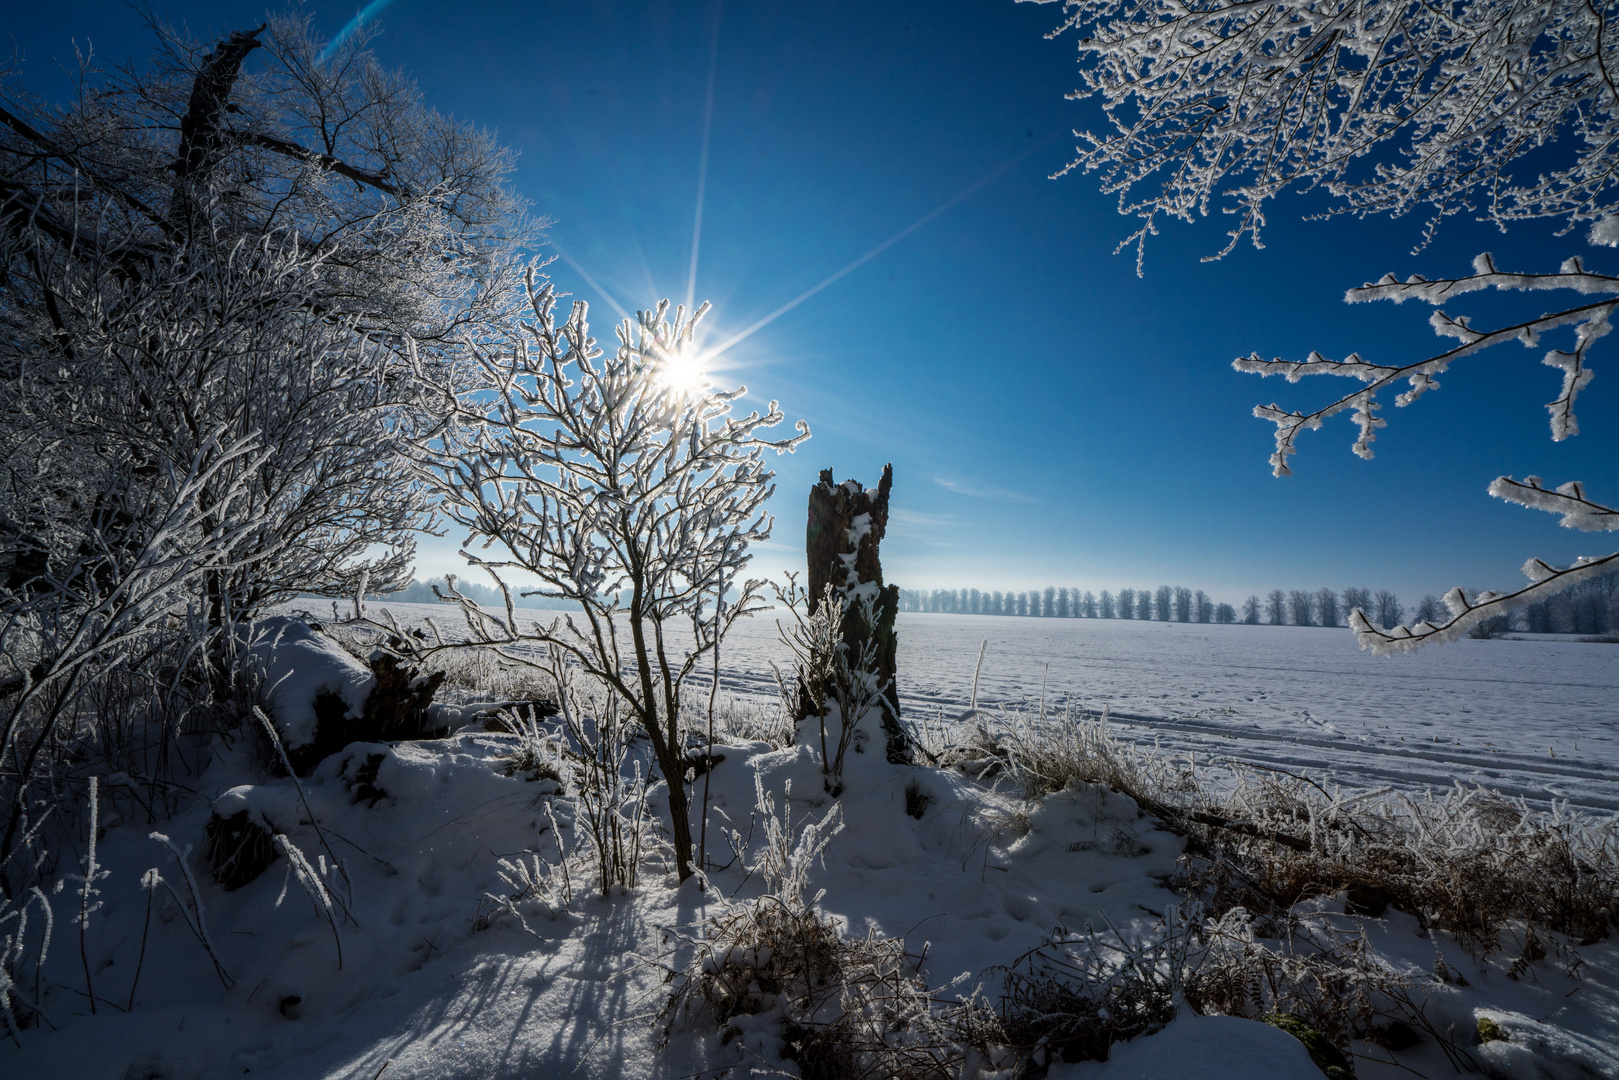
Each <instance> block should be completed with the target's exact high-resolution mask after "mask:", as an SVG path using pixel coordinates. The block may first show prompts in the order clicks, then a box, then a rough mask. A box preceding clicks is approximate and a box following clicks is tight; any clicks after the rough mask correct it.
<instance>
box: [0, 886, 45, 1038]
mask: <svg viewBox="0 0 1619 1080" xmlns="http://www.w3.org/2000/svg"><path fill="white" fill-rule="evenodd" d="M30 905H35V906H37V907H38V908H39V910H40V914H41V916H42V918H43V919H44V923H45V925H44V929H43V930H42V931H41V932H40V935H39V947H38V949H37V950H36V951H35V953H34V971H35V973H36V975H37V973H38V972H39V970H40V968H42V967H43V966H44V964H45V958H46V956H48V955H49V954H50V949H51V931H52V929H53V928H54V922H55V920H54V919H53V917H52V912H51V902H50V899H49V898H48V897H47V896H46V895H45V890H43V889H41V888H40V887H39V886H38V885H33V886H30V887H29V888H28V890H27V891H26V892H25V893H23V894H22V896H21V897H20V898H19V899H17V900H13V899H12V898H11V897H9V896H4V895H0V927H4V926H6V925H7V924H8V923H11V924H15V925H13V926H12V928H11V929H10V930H8V931H7V932H6V934H5V936H4V937H0V1014H3V1015H4V1016H5V1018H6V1030H7V1032H8V1033H9V1034H10V1035H11V1037H12V1039H13V1040H15V1039H16V1038H17V1032H18V1031H19V1030H20V1025H19V1024H18V1022H17V1013H16V1008H15V1004H16V999H17V992H18V990H19V989H20V986H19V983H18V981H17V976H18V975H19V974H20V973H21V972H22V965H23V961H24V959H25V958H26V956H27V946H28V942H27V938H28V908H29V906H30Z"/></svg>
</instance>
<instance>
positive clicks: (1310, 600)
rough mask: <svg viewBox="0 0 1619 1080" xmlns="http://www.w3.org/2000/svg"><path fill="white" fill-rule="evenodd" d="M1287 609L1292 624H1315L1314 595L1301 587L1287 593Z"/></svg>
mask: <svg viewBox="0 0 1619 1080" xmlns="http://www.w3.org/2000/svg"><path fill="white" fill-rule="evenodd" d="M1287 610H1288V614H1289V615H1291V616H1292V622H1293V625H1294V626H1314V625H1315V597H1314V596H1312V595H1310V593H1308V592H1306V591H1305V590H1303V589H1294V590H1293V591H1292V592H1290V593H1288V594H1287Z"/></svg>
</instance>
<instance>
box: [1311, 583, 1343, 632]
mask: <svg viewBox="0 0 1619 1080" xmlns="http://www.w3.org/2000/svg"><path fill="white" fill-rule="evenodd" d="M1315 613H1316V617H1317V618H1319V619H1320V620H1321V625H1322V626H1337V625H1338V624H1339V619H1338V594H1337V592H1335V591H1334V590H1332V589H1318V590H1316V594H1315Z"/></svg>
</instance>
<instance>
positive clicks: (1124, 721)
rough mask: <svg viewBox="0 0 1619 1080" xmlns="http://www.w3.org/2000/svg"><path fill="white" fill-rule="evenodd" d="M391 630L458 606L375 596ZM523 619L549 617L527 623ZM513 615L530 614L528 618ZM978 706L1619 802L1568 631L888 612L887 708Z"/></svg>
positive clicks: (748, 665)
mask: <svg viewBox="0 0 1619 1080" xmlns="http://www.w3.org/2000/svg"><path fill="white" fill-rule="evenodd" d="M378 606H379V607H384V608H388V609H389V610H392V611H394V612H395V614H396V615H397V616H398V618H399V619H400V620H401V622H402V623H405V624H411V625H414V624H416V623H417V622H419V620H421V619H422V618H423V617H424V616H427V615H436V616H437V617H438V618H439V620H440V625H441V626H443V627H444V628H445V631H446V633H449V632H451V631H452V630H453V629H454V612H453V611H449V610H447V609H445V608H443V607H439V608H434V607H431V606H428V605H418V604H383V605H378ZM535 615H536V617H542V618H550V617H553V616H552V615H551V614H548V613H535ZM523 617H525V618H526V617H527V616H526V615H524V616H523ZM986 642H987V645H985V647H984V660H983V667H982V670H981V673H980V675H979V688H978V704H979V706H980V707H981V708H982V707H986V706H988V707H991V708H993V707H994V706H997V705H1001V704H1007V705H1017V704H1024V705H1026V706H1031V707H1033V708H1035V709H1038V708H1039V704H1040V701H1041V698H1042V694H1043V696H1044V699H1045V701H1046V703H1047V705H1048V707H1050V708H1056V707H1060V706H1061V705H1063V704H1065V703H1069V702H1072V703H1073V704H1075V705H1077V706H1079V707H1081V708H1084V709H1087V710H1090V711H1093V712H1099V711H1100V710H1101V709H1102V708H1103V707H1104V706H1106V707H1107V708H1108V710H1109V715H1110V716H1111V717H1112V718H1113V719H1114V720H1115V721H1117V722H1118V725H1119V734H1120V735H1121V736H1123V737H1125V738H1128V739H1133V740H1140V741H1148V742H1150V741H1154V740H1156V741H1157V742H1158V743H1159V745H1160V746H1162V747H1163V748H1165V749H1167V750H1171V751H1174V752H1177V753H1188V752H1194V753H1196V754H1197V757H1198V763H1199V766H1200V767H1202V766H1203V765H1204V764H1205V763H1207V764H1210V765H1212V766H1214V767H1216V768H1218V767H1219V766H1220V764H1221V763H1222V762H1223V761H1225V760H1227V759H1236V760H1239V761H1245V762H1253V763H1256V764H1261V765H1271V766H1275V767H1278V768H1286V769H1290V770H1294V771H1297V770H1304V771H1307V772H1308V773H1309V774H1310V776H1311V778H1312V779H1320V778H1321V777H1322V776H1323V775H1325V776H1326V777H1328V778H1329V779H1331V780H1334V781H1336V782H1338V783H1342V784H1344V785H1346V786H1355V787H1366V786H1380V785H1386V784H1387V785H1395V786H1399V787H1405V788H1413V789H1423V788H1428V787H1435V788H1443V787H1448V786H1450V785H1451V784H1452V783H1453V782H1454V781H1455V780H1461V781H1463V782H1464V783H1469V784H1470V783H1475V782H1476V783H1480V784H1484V785H1485V786H1487V787H1490V788H1495V789H1497V790H1500V791H1502V792H1503V793H1505V794H1509V795H1522V796H1525V797H1527V798H1530V799H1534V800H1548V799H1552V798H1555V799H1559V800H1562V799H1567V800H1569V801H1570V802H1571V803H1573V804H1574V805H1578V806H1584V807H1589V808H1591V809H1601V810H1619V647H1615V646H1613V645H1604V644H1591V643H1586V642H1581V641H1577V640H1574V639H1572V638H1568V637H1562V638H1551V639H1541V640H1492V641H1476V640H1472V639H1467V640H1463V641H1459V642H1456V643H1454V644H1452V645H1447V646H1444V647H1442V648H1429V649H1425V650H1422V651H1420V652H1417V653H1414V654H1404V655H1400V656H1393V657H1386V658H1380V657H1374V656H1372V655H1371V654H1369V653H1364V652H1361V651H1360V650H1359V649H1357V648H1355V643H1354V639H1353V637H1352V636H1351V634H1350V632H1349V631H1348V630H1343V629H1336V630H1329V629H1322V628H1310V627H1303V628H1300V627H1290V626H1218V625H1199V624H1183V623H1160V622H1136V621H1129V620H1111V619H1030V618H1017V617H994V616H971V615H930V614H913V613H901V615H900V616H899V658H898V666H899V683H900V704H901V708H902V709H903V710H904V711H905V715H906V716H907V717H909V718H911V719H913V720H933V719H935V718H937V717H940V716H943V717H944V718H945V720H946V721H949V720H950V719H952V718H954V717H957V716H960V715H961V714H962V712H964V711H965V710H966V708H967V705H968V703H969V702H970V701H971V699H972V690H973V677H974V671H975V669H976V668H977V664H978V654H979V648H980V646H981V645H983V644H984V643H986ZM786 656H787V651H786V649H785V648H784V647H783V646H782V645H781V643H780V642H779V641H778V640H777V633H776V622H775V617H774V616H773V615H769V614H767V615H764V616H760V617H756V618H754V619H751V620H747V621H744V622H742V623H739V624H738V627H737V629H736V631H735V632H734V633H733V634H732V635H731V637H729V638H728V639H727V641H726V647H725V654H724V663H723V665H722V668H723V674H722V677H721V685H722V687H723V688H724V689H726V690H727V691H729V692H730V693H732V694H734V695H735V696H737V697H739V698H744V699H751V700H755V701H759V702H769V701H773V700H774V698H775V694H776V689H775V680H774V677H773V675H772V673H771V670H770V664H771V663H772V662H775V663H777V664H783V665H785V661H786Z"/></svg>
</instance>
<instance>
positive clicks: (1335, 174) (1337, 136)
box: [1047, 0, 1619, 271]
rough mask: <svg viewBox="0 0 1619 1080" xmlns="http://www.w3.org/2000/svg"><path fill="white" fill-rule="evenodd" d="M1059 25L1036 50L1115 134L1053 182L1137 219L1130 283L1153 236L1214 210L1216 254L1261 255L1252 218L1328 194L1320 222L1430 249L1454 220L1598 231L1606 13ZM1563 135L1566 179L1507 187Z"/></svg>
mask: <svg viewBox="0 0 1619 1080" xmlns="http://www.w3.org/2000/svg"><path fill="white" fill-rule="evenodd" d="M1047 2H1050V0H1047ZM1064 8H1065V19H1064V21H1063V23H1062V25H1061V26H1059V27H1058V28H1057V30H1055V31H1053V33H1052V34H1051V35H1050V36H1053V37H1055V36H1056V35H1058V34H1061V33H1063V32H1065V31H1068V30H1073V31H1074V32H1075V33H1076V35H1078V36H1079V38H1080V40H1079V54H1080V87H1079V89H1077V90H1075V91H1074V92H1073V93H1072V94H1071V95H1070V97H1072V98H1086V97H1093V96H1095V97H1099V98H1100V100H1101V106H1102V111H1103V113H1104V114H1105V116H1106V117H1107V121H1108V124H1109V125H1110V126H1111V131H1107V132H1105V133H1102V134H1092V133H1089V132H1085V133H1082V138H1083V139H1084V143H1083V145H1082V146H1081V147H1080V151H1079V156H1078V157H1077V158H1076V159H1075V160H1074V161H1073V163H1072V164H1070V165H1069V166H1068V168H1067V169H1065V170H1064V172H1066V171H1068V170H1070V169H1084V170H1086V171H1089V170H1098V171H1100V173H1101V174H1102V188H1103V190H1104V191H1107V192H1109V193H1114V194H1117V195H1118V197H1119V209H1120V212H1121V213H1128V214H1133V215H1135V216H1136V217H1137V218H1138V219H1139V220H1140V222H1141V225H1140V228H1139V229H1138V230H1137V231H1136V232H1135V233H1133V234H1132V235H1131V236H1129V237H1128V238H1127V239H1125V240H1124V241H1123V243H1121V244H1120V248H1121V249H1122V248H1124V247H1128V246H1131V245H1134V246H1135V247H1136V249H1137V269H1138V271H1139V269H1140V260H1141V254H1142V250H1143V247H1144V244H1145V241H1146V237H1147V236H1149V235H1152V234H1155V233H1156V232H1157V221H1158V219H1159V218H1161V217H1165V218H1175V219H1180V220H1184V221H1191V220H1193V219H1195V218H1196V217H1200V216H1204V215H1207V214H1208V212H1209V206H1210V204H1211V203H1213V202H1215V201H1217V200H1220V199H1222V198H1223V199H1227V200H1229V205H1227V206H1226V207H1224V209H1225V212H1227V213H1230V214H1232V215H1234V216H1235V217H1236V224H1235V225H1234V226H1233V227H1232V228H1231V230H1230V231H1229V234H1228V236H1229V240H1228V243H1227V244H1226V246H1225V249H1224V250H1223V251H1222V252H1220V254H1221V255H1224V254H1225V253H1226V252H1229V251H1230V250H1231V249H1232V248H1233V247H1234V246H1235V245H1236V244H1237V242H1238V241H1239V240H1241V239H1242V237H1243V236H1245V235H1246V236H1248V237H1250V239H1251V240H1252V241H1253V243H1254V245H1255V246H1256V247H1258V246H1262V245H1261V243H1260V232H1261V230H1262V228H1263V226H1264V224H1265V204H1266V203H1267V202H1268V201H1269V200H1271V199H1273V198H1275V197H1276V196H1277V195H1279V194H1281V193H1282V192H1284V191H1286V190H1288V189H1290V188H1292V189H1296V190H1308V189H1312V188H1324V189H1325V190H1326V191H1327V192H1328V193H1329V194H1330V195H1331V196H1333V197H1334V199H1335V200H1336V203H1335V205H1334V206H1333V207H1332V209H1331V210H1329V212H1330V213H1351V214H1356V215H1367V214H1384V213H1387V214H1391V215H1394V216H1400V215H1403V214H1406V213H1410V212H1412V211H1423V212H1425V213H1426V214H1428V215H1430V217H1429V221H1428V225H1427V229H1426V231H1425V236H1426V237H1431V235H1432V233H1433V230H1434V229H1435V227H1436V226H1437V225H1438V222H1439V220H1440V219H1441V218H1442V217H1444V216H1445V215H1447V214H1452V213H1455V212H1457V211H1458V210H1460V209H1475V208H1476V209H1478V210H1481V211H1482V212H1483V213H1484V215H1486V216H1487V217H1488V218H1489V219H1491V220H1493V221H1496V222H1499V223H1505V222H1508V221H1513V220H1523V219H1527V218H1541V217H1549V218H1554V219H1562V220H1565V221H1567V222H1568V223H1569V224H1570V225H1573V224H1576V223H1580V222H1600V221H1601V219H1602V218H1603V217H1604V216H1605V215H1606V214H1607V213H1608V212H1609V210H1610V208H1611V206H1612V204H1613V203H1614V201H1615V199H1616V196H1619V187H1616V176H1615V172H1614V152H1615V148H1616V147H1619V92H1616V90H1615V85H1614V81H1613V78H1612V74H1611V73H1612V72H1613V71H1614V70H1615V69H1616V67H1619V42H1616V40H1615V35H1614V34H1612V33H1610V32H1608V29H1609V28H1608V23H1609V21H1610V19H1611V18H1612V16H1613V14H1614V12H1613V10H1612V7H1611V5H1607V4H1590V3H1581V2H1575V0H1558V2H1554V3H1549V4H1523V3H1518V2H1516V0H1468V2H1466V3H1461V4H1455V5H1432V4H1410V3H1403V2H1396V0H1365V2H1360V3H1343V2H1341V0H1306V2H1305V3H1302V4H1278V3H1259V4H1249V3H1241V2H1237V0H1216V2H1214V3H1209V4H1200V5H1191V6H1188V5H1185V4H1181V3H1178V2H1176V0H1129V2H1127V3H1124V4H1115V3H1111V2H1109V0H1064ZM1560 135H1561V136H1563V137H1564V139H1565V140H1567V141H1568V142H1570V143H1572V144H1573V145H1572V147H1571V148H1570V152H1569V153H1568V155H1567V156H1566V159H1565V161H1564V162H1563V163H1562V167H1560V168H1556V169H1549V170H1547V171H1545V172H1543V173H1541V174H1540V175H1538V176H1537V177H1536V178H1535V179H1534V180H1532V181H1527V182H1523V183H1519V182H1516V181H1515V180H1514V179H1513V177H1512V176H1511V175H1510V173H1509V172H1508V169H1509V167H1510V166H1511V164H1512V163H1513V162H1514V161H1516V160H1517V159H1518V158H1520V157H1521V156H1522V155H1523V154H1525V153H1527V152H1529V151H1531V150H1533V149H1535V148H1536V147H1539V146H1543V145H1544V144H1546V143H1549V142H1553V141H1556V140H1557V138H1558V137H1559V136H1560ZM1143 188H1145V189H1146V190H1145V191H1141V189H1143ZM1138 192H1140V193H1138ZM1215 257H1216V258H1217V257H1219V256H1215Z"/></svg>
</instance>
